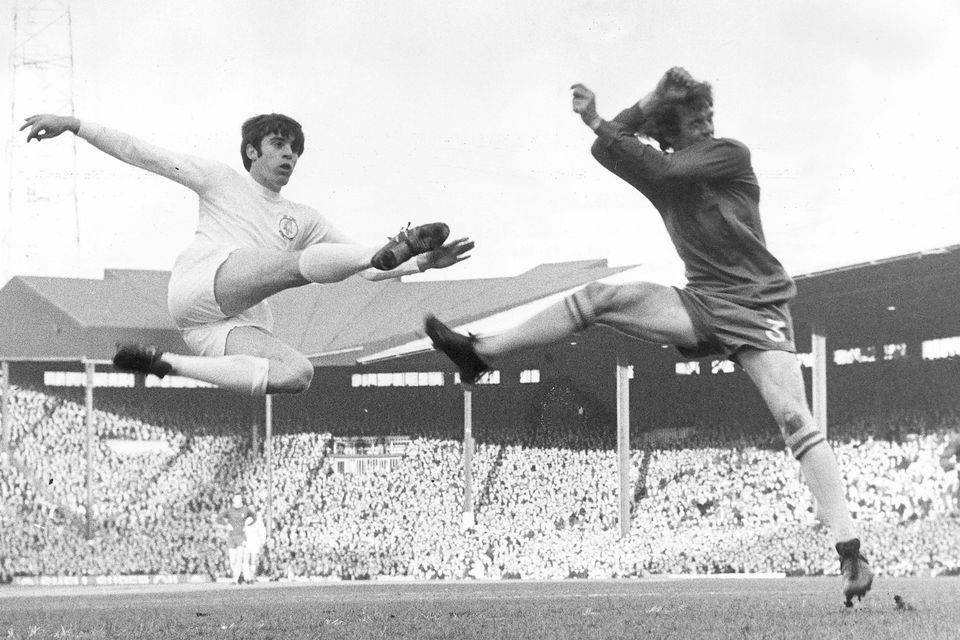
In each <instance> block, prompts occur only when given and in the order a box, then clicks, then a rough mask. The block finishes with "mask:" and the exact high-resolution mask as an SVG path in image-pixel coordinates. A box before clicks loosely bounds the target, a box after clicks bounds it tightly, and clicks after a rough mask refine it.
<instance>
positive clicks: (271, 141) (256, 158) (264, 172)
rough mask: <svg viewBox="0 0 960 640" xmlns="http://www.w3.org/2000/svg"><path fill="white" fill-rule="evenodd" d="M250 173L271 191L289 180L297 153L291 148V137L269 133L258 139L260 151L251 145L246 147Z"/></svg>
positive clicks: (278, 189)
mask: <svg viewBox="0 0 960 640" xmlns="http://www.w3.org/2000/svg"><path fill="white" fill-rule="evenodd" d="M247 153H249V154H250V156H248V157H252V160H251V163H250V175H251V176H252V177H253V179H254V180H256V181H257V182H259V183H260V184H262V185H263V186H265V187H267V188H268V189H271V190H273V191H280V188H281V187H283V186H285V185H286V184H287V183H288V182H289V181H290V176H291V175H293V169H294V168H295V167H296V166H297V160H298V159H299V155H298V154H297V152H296V151H294V150H293V138H292V137H284V136H281V135H279V134H276V133H271V134H269V135H267V136H265V137H264V138H263V140H261V141H260V153H259V154H257V152H256V149H254V148H253V146H252V145H250V146H248V147H247Z"/></svg>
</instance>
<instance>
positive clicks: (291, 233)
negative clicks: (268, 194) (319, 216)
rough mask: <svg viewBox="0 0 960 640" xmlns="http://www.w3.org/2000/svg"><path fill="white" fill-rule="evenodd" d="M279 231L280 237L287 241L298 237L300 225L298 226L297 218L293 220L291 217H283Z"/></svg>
mask: <svg viewBox="0 0 960 640" xmlns="http://www.w3.org/2000/svg"><path fill="white" fill-rule="evenodd" d="M277 231H279V232H280V235H281V236H283V237H284V238H286V239H287V240H293V239H294V238H296V237H297V234H298V233H300V225H298V224H297V219H296V218H291V217H290V216H283V217H282V218H280V223H279V225H278V228H277Z"/></svg>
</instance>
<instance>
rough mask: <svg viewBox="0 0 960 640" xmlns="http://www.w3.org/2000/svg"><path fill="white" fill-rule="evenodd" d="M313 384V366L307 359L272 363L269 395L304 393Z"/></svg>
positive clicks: (268, 387)
mask: <svg viewBox="0 0 960 640" xmlns="http://www.w3.org/2000/svg"><path fill="white" fill-rule="evenodd" d="M311 382H313V365H312V364H311V363H310V361H309V360H307V359H306V358H303V357H300V358H291V359H286V360H276V359H272V360H271V361H270V378H269V384H268V386H267V391H268V393H303V392H304V391H306V390H307V389H309V388H310V383H311Z"/></svg>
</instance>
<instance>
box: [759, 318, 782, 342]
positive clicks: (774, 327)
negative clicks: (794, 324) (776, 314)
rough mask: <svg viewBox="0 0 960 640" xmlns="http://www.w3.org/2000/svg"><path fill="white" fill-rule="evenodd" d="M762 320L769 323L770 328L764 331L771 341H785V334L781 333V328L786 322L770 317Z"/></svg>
mask: <svg viewBox="0 0 960 640" xmlns="http://www.w3.org/2000/svg"><path fill="white" fill-rule="evenodd" d="M764 320H766V321H767V323H769V325H770V328H769V329H768V330H767V331H766V335H767V337H768V338H769V339H770V340H772V341H773V342H785V341H786V339H787V336H785V335H784V334H783V330H784V329H785V328H786V327H787V323H786V322H784V321H783V320H773V319H772V318H764Z"/></svg>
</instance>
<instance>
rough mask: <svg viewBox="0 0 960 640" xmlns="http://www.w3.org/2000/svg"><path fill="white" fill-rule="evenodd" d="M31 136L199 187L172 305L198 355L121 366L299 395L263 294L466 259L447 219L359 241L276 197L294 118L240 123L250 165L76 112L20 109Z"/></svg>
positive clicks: (299, 143)
mask: <svg viewBox="0 0 960 640" xmlns="http://www.w3.org/2000/svg"><path fill="white" fill-rule="evenodd" d="M27 128H29V129H30V131H29V133H28V134H27V142H30V141H31V140H34V139H35V140H37V141H38V142H39V141H41V140H46V139H49V138H55V137H57V136H59V135H61V134H62V133H64V132H67V131H70V132H72V133H74V134H76V135H78V136H79V137H81V138H83V139H84V140H86V141H87V142H89V143H90V144H92V145H93V146H94V147H96V148H98V149H100V150H101V151H103V152H105V153H108V154H110V155H112V156H114V157H115V158H118V159H120V160H122V161H124V162H126V163H129V164H131V165H134V166H136V167H139V168H141V169H146V170H147V171H151V172H153V173H156V174H159V175H161V176H164V177H166V178H169V179H171V180H174V181H176V182H178V183H180V184H182V185H184V186H186V187H188V188H190V189H192V190H193V191H195V192H196V193H197V195H198V196H199V201H200V202H199V205H200V207H199V216H200V217H199V223H198V225H197V228H196V232H195V235H194V240H193V242H192V243H191V244H190V245H189V246H188V247H187V248H186V249H185V250H184V251H183V252H182V253H180V255H179V256H178V257H177V259H176V262H175V263H174V266H173V270H172V272H171V274H170V285H169V289H168V306H169V309H170V313H171V315H172V316H173V319H174V321H175V322H176V324H177V327H178V328H179V329H180V332H181V335H182V336H183V340H184V342H185V343H186V344H187V346H189V347H190V349H191V350H192V351H193V352H194V354H195V355H181V354H175V353H170V352H163V351H160V350H159V349H157V348H156V347H153V346H144V345H125V346H122V347H120V349H119V350H118V351H117V353H116V355H115V357H114V364H115V365H116V366H117V367H118V368H119V369H122V370H125V371H132V372H137V373H144V374H147V373H152V374H154V375H157V376H160V377H163V376H165V375H167V374H171V373H172V374H177V375H182V376H187V377H190V378H194V379H197V380H202V381H205V382H209V383H212V384H215V385H217V386H220V387H222V388H225V389H231V390H234V391H238V392H241V393H245V394H250V395H254V396H258V395H264V394H266V393H300V392H303V391H305V390H306V389H307V388H309V386H310V382H311V380H312V378H313V365H312V364H311V363H310V361H309V360H308V359H307V358H306V357H305V356H303V354H301V353H299V352H298V351H297V350H296V349H294V348H293V347H291V346H290V345H288V344H286V343H284V342H282V341H281V340H279V339H277V338H276V337H275V336H274V335H273V334H272V333H271V329H272V326H273V318H272V315H271V312H270V307H269V305H268V303H267V302H266V299H267V298H269V297H270V296H272V295H274V294H275V293H278V292H280V291H282V290H284V289H289V288H292V287H299V286H302V285H305V284H309V283H311V282H316V283H325V282H337V281H340V280H343V279H345V278H347V277H349V276H352V275H355V274H359V275H360V276H362V277H364V278H366V279H368V280H382V279H386V278H398V277H400V276H404V275H409V274H414V273H421V272H423V271H426V270H427V269H442V268H445V267H450V266H452V265H454V264H457V263H458V262H461V261H463V260H465V259H467V258H469V257H470V256H469V251H470V250H471V249H473V246H474V243H473V242H472V241H470V239H469V238H458V239H456V240H452V241H450V242H447V236H448V235H449V228H448V227H447V225H446V224H443V223H431V224H426V225H421V226H416V227H413V228H410V227H409V226H408V228H407V229H404V230H403V231H401V232H400V233H399V234H398V235H397V236H395V237H394V238H391V240H390V241H389V242H388V243H387V244H386V245H384V246H382V247H378V246H368V245H363V244H358V243H356V242H355V241H354V240H353V239H352V238H350V237H348V236H347V235H345V234H344V233H343V232H342V231H340V230H339V229H337V228H336V227H334V226H333V225H332V224H331V223H330V222H329V221H328V220H327V219H326V217H324V216H323V215H321V214H320V213H319V212H318V211H316V210H315V209H313V208H311V207H308V206H306V205H302V204H298V203H295V202H291V201H289V200H287V199H285V198H283V197H282V196H281V195H280V190H281V189H282V188H283V187H284V186H285V185H286V184H287V182H288V181H289V180H290V176H291V175H292V173H293V170H294V168H295V167H296V165H297V160H298V159H299V158H300V155H301V154H302V153H303V148H304V135H303V130H302V128H301V126H300V124H299V123H298V122H297V121H296V120H293V119H292V118H290V117H288V116H285V115H282V114H265V115H258V116H255V117H253V118H250V119H249V120H247V121H246V122H244V123H243V126H242V128H241V136H242V140H241V145H240V154H241V158H242V160H243V165H244V168H245V169H246V172H245V173H241V172H239V171H237V170H236V169H233V168H232V167H230V166H229V165H227V164H225V163H222V162H216V161H211V160H206V159H203V158H198V157H194V156H191V155H187V154H183V153H177V152H173V151H169V150H167V149H162V148H160V147H157V146H154V145H152V144H149V143H146V142H144V141H142V140H139V139H137V138H135V137H133V136H131V135H128V134H126V133H123V132H120V131H116V130H113V129H109V128H106V127H103V126H100V125H97V124H95V123H92V122H88V121H81V120H79V119H77V118H74V117H69V116H58V115H52V114H40V115H35V116H31V117H29V118H26V122H25V124H24V125H23V126H22V127H21V128H20V130H21V131H23V130H24V129H27Z"/></svg>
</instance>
